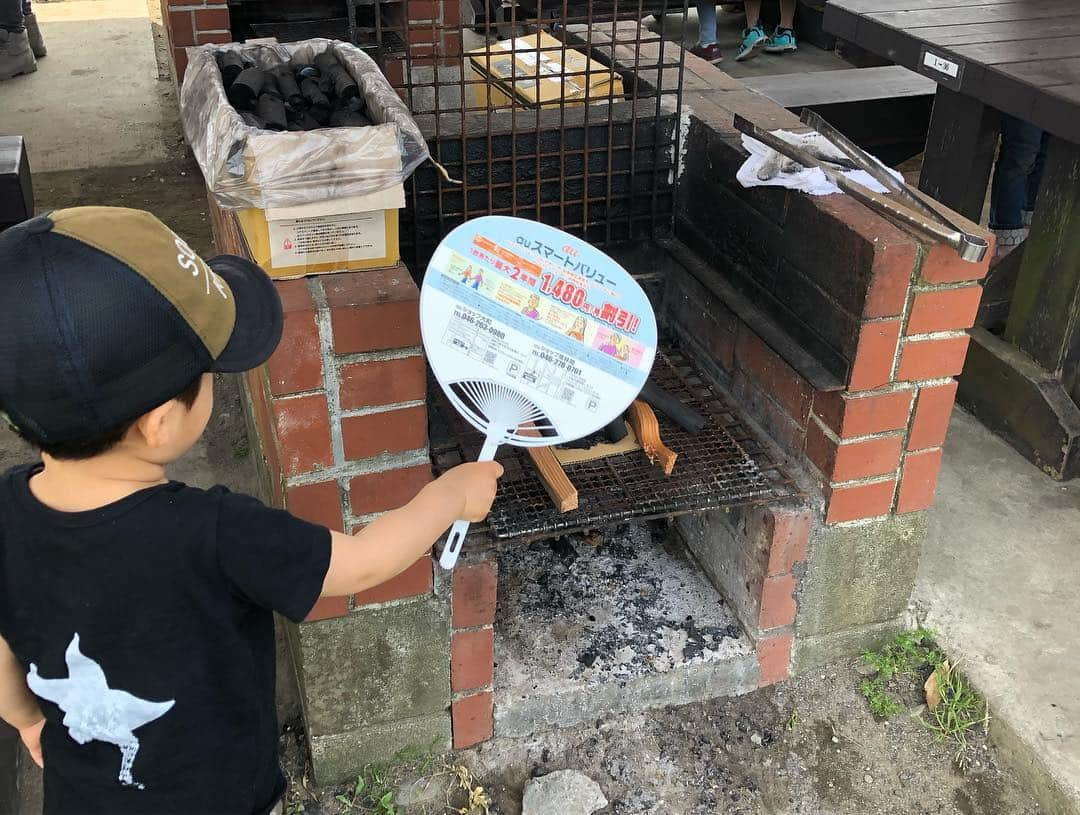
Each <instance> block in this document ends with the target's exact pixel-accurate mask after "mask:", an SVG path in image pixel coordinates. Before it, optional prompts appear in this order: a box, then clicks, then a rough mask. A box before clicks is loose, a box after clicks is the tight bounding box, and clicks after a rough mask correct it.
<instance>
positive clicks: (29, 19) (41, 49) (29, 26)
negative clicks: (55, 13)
mask: <svg viewBox="0 0 1080 815" xmlns="http://www.w3.org/2000/svg"><path fill="white" fill-rule="evenodd" d="M23 23H24V24H25V26H26V36H27V38H28V39H29V40H30V50H31V51H33V52H34V56H35V57H37V58H38V59H41V58H42V57H43V56H45V54H46V53H47V51H46V50H45V38H44V37H42V36H41V28H39V27H38V21H37V15H36V14H34V10H33V9H32V8H30V0H23Z"/></svg>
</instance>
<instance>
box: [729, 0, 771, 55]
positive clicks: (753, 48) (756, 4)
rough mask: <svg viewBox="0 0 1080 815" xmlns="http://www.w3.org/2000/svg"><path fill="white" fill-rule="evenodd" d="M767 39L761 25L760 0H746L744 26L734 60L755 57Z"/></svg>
mask: <svg viewBox="0 0 1080 815" xmlns="http://www.w3.org/2000/svg"><path fill="white" fill-rule="evenodd" d="M767 40H768V37H767V36H766V35H765V29H764V28H762V27H761V0H746V28H745V29H744V30H743V33H742V44H741V45H740V46H739V53H737V54H736V55H735V60H736V62H742V61H743V60H744V59H750V58H751V57H756V56H757V54H758V52H759V51H760V50H761V49H762V48H763V47H764V46H765V43H766V41H767Z"/></svg>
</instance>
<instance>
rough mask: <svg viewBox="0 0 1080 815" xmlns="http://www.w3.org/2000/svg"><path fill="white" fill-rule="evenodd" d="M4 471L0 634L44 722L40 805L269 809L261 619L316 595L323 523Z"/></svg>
mask: <svg viewBox="0 0 1080 815" xmlns="http://www.w3.org/2000/svg"><path fill="white" fill-rule="evenodd" d="M38 469H40V465H37V466H36V467H18V468H16V469H14V470H11V471H10V472H8V473H7V474H6V475H5V476H4V477H3V479H2V480H0V636H3V638H4V639H5V640H7V642H8V644H9V645H10V646H11V649H12V651H13V652H14V653H15V655H16V657H18V659H19V660H20V662H22V664H23V666H24V667H25V668H26V670H27V684H28V685H29V686H30V688H31V690H33V691H34V693H35V694H36V695H37V696H38V698H39V700H40V704H41V709H42V711H43V712H44V714H45V717H46V720H47V721H46V725H45V729H44V731H43V734H42V746H43V749H44V756H45V812H46V813H47V815H53V814H54V813H80V814H81V813H110V815H112V814H113V813H166V812H168V813H184V815H193V814H196V813H197V814H198V815H203V814H204V813H229V815H233V814H234V813H235V814H237V815H239V814H241V813H242V814H243V815H249V813H262V812H266V811H267V810H269V809H270V808H271V807H272V806H273V805H274V804H275V803H276V801H277V800H278V799H279V798H280V797H281V794H282V793H283V791H284V787H285V781H284V777H283V776H282V773H281V768H280V766H279V764H278V758H277V735H278V733H277V729H278V728H277V721H276V716H275V712H274V664H275V662H274V622H273V616H272V614H271V611H277V612H279V613H281V614H283V615H285V616H286V617H288V618H290V619H292V620H295V621H299V620H301V619H303V618H304V617H305V616H306V615H307V613H308V612H309V611H310V610H311V607H312V606H313V605H314V603H315V601H316V599H318V596H319V592H320V589H321V588H322V583H323V579H324V578H325V576H326V570H327V568H328V567H329V564H330V533H329V531H328V530H327V529H325V528H324V527H321V526H315V525H313V524H309V523H307V522H305V521H301V520H299V519H296V518H293V517H292V516H291V515H289V514H288V513H286V512H282V511H279V510H274V509H268V508H267V507H265V506H264V505H263V504H261V503H259V502H258V501H256V500H255V499H254V498H249V497H247V496H243V495H235V494H232V493H230V492H229V491H228V490H226V489H225V488H223V487H215V488H214V489H211V490H208V491H207V490H199V489H194V488H192V487H187V486H185V485H183V484H178V483H175V482H170V483H168V484H162V485H160V486H156V487H150V488H148V489H145V490H141V491H139V492H137V493H135V494H133V495H130V496H128V497H127V498H124V499H123V500H120V501H117V502H116V503H114V504H110V505H108V506H105V507H102V508H100V509H95V510H91V511H88V512H74V513H66V512H57V511H55V510H52V509H49V508H48V507H46V506H44V505H43V504H41V503H40V502H39V501H38V500H37V499H35V498H34V496H33V495H32V494H31V492H30V488H29V486H28V482H29V478H30V476H32V475H33V474H34V473H35V472H37V471H38Z"/></svg>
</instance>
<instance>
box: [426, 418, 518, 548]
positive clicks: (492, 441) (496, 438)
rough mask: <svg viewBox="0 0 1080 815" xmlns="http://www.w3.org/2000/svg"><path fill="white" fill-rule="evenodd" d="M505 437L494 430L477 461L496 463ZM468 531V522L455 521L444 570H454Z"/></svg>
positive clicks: (447, 537) (448, 536) (502, 432)
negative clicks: (497, 452) (496, 453)
mask: <svg viewBox="0 0 1080 815" xmlns="http://www.w3.org/2000/svg"><path fill="white" fill-rule="evenodd" d="M504 435H505V431H495V430H494V428H493V429H492V432H490V433H489V434H488V436H487V438H485V439H484V446H483V447H482V448H480V455H479V456H477V458H476V460H477V461H494V460H495V451H496V450H498V449H499V445H500V444H501V443H502V440H503V436H504ZM468 531H469V522H468V521H454V525H453V526H452V527H450V534H449V535H447V536H446V546H444V547H443V550H442V557H440V558H439V565H440V566H442V567H443V568H444V569H453V568H454V564H455V563H457V559H458V555H460V554H461V547H462V545H463V544H464V543H465V535H466V534H467V533H468Z"/></svg>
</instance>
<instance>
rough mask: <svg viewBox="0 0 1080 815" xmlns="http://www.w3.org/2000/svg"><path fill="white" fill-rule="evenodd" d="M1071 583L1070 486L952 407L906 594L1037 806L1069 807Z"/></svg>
mask: <svg viewBox="0 0 1080 815" xmlns="http://www.w3.org/2000/svg"><path fill="white" fill-rule="evenodd" d="M1078 589H1080V483H1078V482H1077V481H1073V482H1070V483H1066V484H1061V483H1058V482H1055V481H1052V480H1051V479H1049V478H1048V477H1046V476H1045V475H1044V474H1043V473H1042V472H1040V471H1039V470H1038V469H1037V468H1036V467H1034V466H1033V465H1032V464H1030V463H1029V462H1028V461H1027V460H1025V459H1024V458H1023V457H1022V456H1020V455H1019V454H1018V453H1017V452H1016V451H1014V450H1013V449H1012V448H1011V447H1009V446H1008V445H1007V444H1006V443H1005V442H1004V441H1002V440H1001V439H999V438H997V437H996V436H994V435H993V434H992V433H990V432H989V431H988V430H987V429H986V428H985V427H983V426H982V425H981V424H980V423H979V422H978V421H977V420H976V419H974V418H973V417H972V416H970V415H968V414H967V413H964V412H963V411H960V410H957V411H956V413H955V415H954V417H953V421H952V425H951V428H950V432H949V438H948V441H947V442H946V444H945V457H944V463H943V466H942V471H941V477H940V481H939V485H938V494H937V504H936V505H935V506H934V509H933V511H932V513H931V522H930V535H929V540H928V541H927V545H926V549H925V550H924V552H923V558H922V563H921V566H920V571H919V580H918V585H917V588H916V591H915V598H914V601H915V603H916V605H917V607H918V608H919V609H920V611H921V613H922V615H923V617H924V619H925V623H926V624H927V625H928V626H929V627H930V628H932V629H934V630H935V631H937V632H938V633H939V634H940V637H941V641H942V643H943V645H944V646H945V647H946V650H948V651H949V652H950V653H951V654H953V655H955V656H956V657H958V658H959V660H960V663H961V665H962V667H963V670H964V671H966V672H967V674H968V675H969V676H970V677H971V679H972V681H973V682H974V683H975V684H976V685H977V686H978V687H979V688H980V689H981V690H982V691H983V693H985V694H986V696H987V698H988V700H989V702H990V707H991V710H992V711H993V712H994V715H995V716H996V718H997V724H998V729H997V731H996V732H995V735H996V737H997V741H998V743H999V744H1000V745H1001V746H1002V747H1003V748H1005V749H1007V750H1009V751H1010V752H1012V753H1013V754H1014V763H1015V764H1016V765H1017V766H1018V767H1021V768H1024V769H1025V771H1026V773H1027V775H1028V776H1029V779H1030V782H1029V783H1030V787H1031V788H1032V789H1034V790H1038V791H1039V792H1040V797H1041V799H1042V803H1043V809H1044V811H1049V812H1080V634H1078V629H1077V621H1078V620H1080V590H1078ZM1048 778H1049V779H1052V780H1053V781H1054V782H1056V784H1057V785H1059V786H1060V787H1062V788H1063V790H1064V791H1063V792H1062V793H1061V794H1057V793H1055V791H1054V789H1053V785H1052V784H1050V783H1048Z"/></svg>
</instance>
